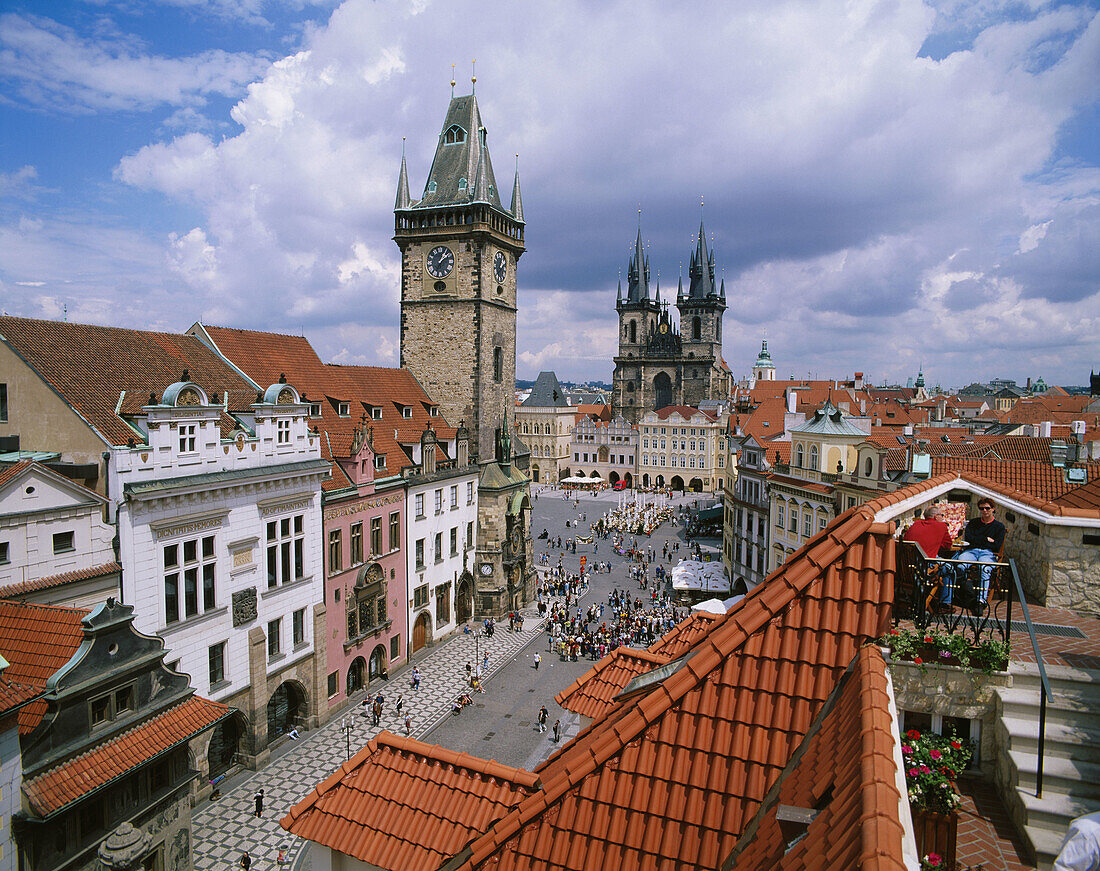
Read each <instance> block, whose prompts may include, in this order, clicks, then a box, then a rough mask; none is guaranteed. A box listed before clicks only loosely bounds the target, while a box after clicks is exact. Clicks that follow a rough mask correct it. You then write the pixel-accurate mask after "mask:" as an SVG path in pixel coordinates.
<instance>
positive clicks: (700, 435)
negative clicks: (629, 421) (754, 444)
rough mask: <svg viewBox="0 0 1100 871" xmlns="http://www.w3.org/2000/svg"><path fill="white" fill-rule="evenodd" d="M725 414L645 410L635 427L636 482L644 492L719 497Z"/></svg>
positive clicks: (724, 475)
mask: <svg viewBox="0 0 1100 871" xmlns="http://www.w3.org/2000/svg"><path fill="white" fill-rule="evenodd" d="M727 419H728V414H726V413H725V412H722V413H714V412H708V411H701V410H700V409H698V408H691V407H689V406H682V405H672V406H667V407H665V408H662V409H660V410H659V411H647V412H646V413H645V415H644V416H643V417H642V421H641V423H640V424H639V429H640V433H639V438H640V440H641V445H640V446H639V448H638V453H639V455H640V462H639V464H638V479H639V481H640V485H641V486H642V487H643V488H645V489H648V488H651V487H655V488H657V489H663V488H666V487H669V488H671V489H673V490H693V491H697V492H706V493H720V492H721V491H722V489H723V488H724V487H725V480H726V478H727V476H728V474H729V470H728V469H727V467H726V437H725V430H726V422H727Z"/></svg>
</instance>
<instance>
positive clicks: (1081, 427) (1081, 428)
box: [1047, 420, 1085, 442]
mask: <svg viewBox="0 0 1100 871" xmlns="http://www.w3.org/2000/svg"><path fill="white" fill-rule="evenodd" d="M1047 426H1050V424H1047ZM1069 428H1070V431H1071V432H1072V433H1073V435H1074V437H1076V439H1077V441H1079V442H1080V441H1084V440H1085V422H1084V421H1083V420H1075V421H1074V422H1073V423H1071V424H1070V425H1069Z"/></svg>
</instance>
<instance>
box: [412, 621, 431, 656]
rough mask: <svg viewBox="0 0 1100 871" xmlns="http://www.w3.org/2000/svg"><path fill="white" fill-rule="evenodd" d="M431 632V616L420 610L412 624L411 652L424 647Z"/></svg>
mask: <svg viewBox="0 0 1100 871" xmlns="http://www.w3.org/2000/svg"><path fill="white" fill-rule="evenodd" d="M431 634H432V618H431V617H430V616H429V614H428V612H427V611H422V612H421V613H420V616H419V617H417V618H416V623H414V624H413V653H416V651H418V650H420V649H422V648H423V647H425V646H426V645H427V643H428V639H429V638H430V637H431Z"/></svg>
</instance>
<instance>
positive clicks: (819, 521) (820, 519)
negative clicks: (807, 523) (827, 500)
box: [817, 514, 828, 532]
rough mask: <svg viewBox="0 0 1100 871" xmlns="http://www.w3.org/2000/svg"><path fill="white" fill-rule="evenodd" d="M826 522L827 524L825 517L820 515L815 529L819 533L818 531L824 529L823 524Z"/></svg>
mask: <svg viewBox="0 0 1100 871" xmlns="http://www.w3.org/2000/svg"><path fill="white" fill-rule="evenodd" d="M827 522H828V520H827V518H826V517H825V515H824V514H822V515H821V516H820V517H819V518H818V519H817V529H818V532H820V531H821V530H822V529H824V528H825V524H826V523H827Z"/></svg>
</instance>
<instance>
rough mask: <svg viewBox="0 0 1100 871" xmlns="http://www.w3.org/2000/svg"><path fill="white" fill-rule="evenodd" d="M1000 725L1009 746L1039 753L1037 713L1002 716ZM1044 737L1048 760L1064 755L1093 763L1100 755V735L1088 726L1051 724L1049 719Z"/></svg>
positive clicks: (1020, 750) (1026, 751)
mask: <svg viewBox="0 0 1100 871" xmlns="http://www.w3.org/2000/svg"><path fill="white" fill-rule="evenodd" d="M1000 727H1001V728H1002V729H1004V731H1005V732H1006V733H1007V737H1008V746H1009V747H1010V749H1012V750H1016V751H1019V752H1021V753H1038V750H1039V717H1038V713H1037V712H1036V715H1035V716H1034V717H1016V716H1011V715H1002V716H1001V719H1000ZM1045 737H1046V740H1045V747H1044V752H1045V755H1046V757H1047V758H1048V759H1049V758H1051V757H1055V756H1062V757H1064V758H1066V759H1077V760H1081V761H1084V762H1091V761H1094V760H1096V759H1097V758H1100V736H1098V735H1097V734H1096V733H1095V732H1094V731H1092V730H1090V729H1088V728H1082V727H1080V726H1076V725H1072V724H1065V723H1052V722H1050V721H1049V720H1048V721H1047V724H1046V736H1045Z"/></svg>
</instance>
